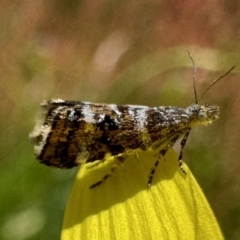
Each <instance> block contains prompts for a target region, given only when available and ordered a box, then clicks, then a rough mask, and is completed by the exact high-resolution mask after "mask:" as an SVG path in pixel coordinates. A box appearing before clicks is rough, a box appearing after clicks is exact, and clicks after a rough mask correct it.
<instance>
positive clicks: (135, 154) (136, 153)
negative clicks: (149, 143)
mask: <svg viewBox="0 0 240 240" xmlns="http://www.w3.org/2000/svg"><path fill="white" fill-rule="evenodd" d="M134 157H135V158H136V159H137V162H138V163H139V156H138V152H137V151H136V150H135V151H134Z"/></svg>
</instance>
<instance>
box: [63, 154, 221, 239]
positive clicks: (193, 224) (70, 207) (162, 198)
mask: <svg viewBox="0 0 240 240" xmlns="http://www.w3.org/2000/svg"><path fill="white" fill-rule="evenodd" d="M165 159H166V160H165V161H163V160H160V163H159V166H158V168H157V170H156V173H155V175H154V179H153V185H152V186H151V187H150V188H149V187H147V179H148V173H149V171H150V169H151V167H152V166H153V164H154V157H153V155H152V153H151V152H143V153H141V154H140V155H139V161H138V160H137V159H136V158H135V157H134V156H130V157H128V158H126V160H125V163H124V166H123V167H121V166H120V167H118V168H116V169H115V171H114V172H113V174H112V175H111V177H109V178H108V179H107V180H106V181H105V182H104V183H102V184H101V185H99V186H97V187H95V188H92V189H90V188H89V186H90V185H92V184H93V183H96V182H97V181H99V180H100V179H102V177H104V176H105V175H106V174H107V173H109V172H110V171H111V170H110V169H111V163H112V161H113V159H110V160H109V161H105V162H104V163H100V164H98V165H97V166H93V167H90V168H89V166H88V165H83V166H82V167H81V170H80V171H79V173H78V175H77V178H76V181H75V183H74V186H73V189H72V193H71V195H70V198H69V200H68V204H67V207H66V212H65V216H64V222H63V230H62V240H75V239H76V240H77V239H83V240H88V239H90V240H98V239H101V240H102V239H104V240H108V239H109V240H110V239H111V240H116V239H119V240H123V239H124V240H125V239H126V240H127V239H131V240H135V239H140V240H141V239H144V240H145V239H147V240H149V239H154V240H155V239H171V240H172V239H184V240H186V239H199V240H202V239H224V238H223V236H222V233H221V230H220V229H219V226H218V223H217V221H216V219H215V217H214V215H213V213H212V210H211V209H210V207H209V204H208V203H207V201H206V199H205V197H204V195H203V193H202V190H201V189H200V188H199V186H198V184H197V182H196V180H195V179H194V177H193V175H192V174H191V172H190V170H189V169H188V168H187V166H186V165H184V168H185V170H186V171H187V176H184V175H183V174H182V173H181V171H179V169H178V163H177V155H176V153H175V152H174V151H173V150H170V151H168V153H167V155H166V158H165Z"/></svg>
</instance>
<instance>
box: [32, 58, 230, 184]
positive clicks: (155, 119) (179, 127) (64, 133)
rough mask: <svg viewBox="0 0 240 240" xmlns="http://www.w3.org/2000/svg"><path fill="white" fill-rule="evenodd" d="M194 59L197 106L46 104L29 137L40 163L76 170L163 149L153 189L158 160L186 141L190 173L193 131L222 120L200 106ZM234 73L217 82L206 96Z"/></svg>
mask: <svg viewBox="0 0 240 240" xmlns="http://www.w3.org/2000/svg"><path fill="white" fill-rule="evenodd" d="M189 56H190V58H191V60H192V63H193V66H194V76H193V88H194V94H195V103H194V104H192V105H190V106H189V107H187V108H179V107H171V106H167V107H163V106H158V107H147V106H138V105H116V104H98V103H88V102H75V101H65V100H62V99H57V100H50V101H45V102H43V103H42V104H41V107H42V115H43V116H42V119H41V120H40V121H39V122H37V124H36V126H35V129H34V130H33V132H32V133H31V134H30V138H32V139H33V140H34V141H35V143H36V145H35V147H34V149H35V155H36V157H37V158H38V160H39V161H40V163H43V164H46V165H48V166H54V167H58V168H72V167H75V166H77V165H80V164H85V163H89V162H95V161H103V160H104V159H106V158H107V157H108V156H110V155H112V156H114V157H115V159H116V160H117V161H118V162H122V161H124V158H125V156H126V153H128V152H132V151H135V150H138V149H141V150H147V149H149V148H152V149H156V150H158V149H159V155H158V156H157V160H156V162H155V164H154V166H153V168H152V169H151V171H150V173H149V176H148V186H150V185H151V183H152V179H153V176H154V173H155V170H156V168H157V166H158V163H159V159H161V158H164V156H165V154H166V152H167V151H168V149H170V148H172V147H173V145H174V143H175V142H176V141H177V140H178V139H180V138H182V140H181V149H180V153H179V157H178V164H179V168H180V170H181V171H182V172H183V173H184V174H186V172H185V170H184V168H183V166H182V152H183V148H184V146H185V144H186V141H187V138H188V136H189V133H190V131H191V129H192V128H193V127H195V126H201V125H208V124H211V123H212V122H213V121H215V120H217V119H218V118H219V107H218V106H215V105H208V104H203V105H200V104H199V102H198V99H197V93H196V87H195V79H196V67H195V64H194V61H193V59H192V57H191V55H190V54H189ZM233 68H234V67H232V68H231V69H230V70H229V71H228V72H227V73H226V74H224V75H223V76H221V77H220V78H218V79H217V80H215V81H214V82H212V83H211V84H210V86H209V87H208V88H207V89H206V91H207V90H208V89H209V88H210V87H211V86H212V85H213V84H215V83H216V82H217V81H219V80H220V79H221V78H223V77H224V76H226V75H227V74H228V73H230V72H231V71H232V70H233ZM206 91H205V92H204V94H205V93H206ZM204 94H203V95H204ZM163 146H164V147H163ZM109 176H110V174H108V175H106V176H104V177H103V179H102V180H100V181H98V182H97V183H95V184H93V185H92V186H90V187H95V186H97V185H99V184H101V183H102V182H103V181H105V180H106V179H107V178H108V177H109Z"/></svg>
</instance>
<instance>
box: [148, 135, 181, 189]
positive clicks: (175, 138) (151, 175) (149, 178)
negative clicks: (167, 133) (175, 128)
mask: <svg viewBox="0 0 240 240" xmlns="http://www.w3.org/2000/svg"><path fill="white" fill-rule="evenodd" d="M178 138H179V135H176V136H175V137H174V138H173V139H171V142H170V143H169V144H168V145H167V146H166V147H165V148H163V149H161V150H160V152H159V157H158V158H157V161H156V162H155V163H154V165H153V167H152V169H151V171H150V173H149V175H148V184H147V185H148V187H150V186H151V185H152V180H153V176H154V174H155V172H156V168H157V166H158V164H159V159H160V158H164V156H165V154H166V152H167V151H168V149H170V148H172V147H173V145H174V144H175V142H176V141H177V140H178Z"/></svg>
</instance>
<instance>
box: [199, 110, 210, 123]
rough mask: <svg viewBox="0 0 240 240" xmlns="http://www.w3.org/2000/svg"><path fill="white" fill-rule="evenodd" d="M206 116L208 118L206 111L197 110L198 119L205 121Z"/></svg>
mask: <svg viewBox="0 0 240 240" xmlns="http://www.w3.org/2000/svg"><path fill="white" fill-rule="evenodd" d="M207 118H208V117H207V114H206V112H199V113H198V119H199V120H200V121H205V120H206V119H207Z"/></svg>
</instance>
